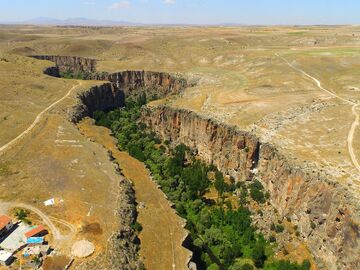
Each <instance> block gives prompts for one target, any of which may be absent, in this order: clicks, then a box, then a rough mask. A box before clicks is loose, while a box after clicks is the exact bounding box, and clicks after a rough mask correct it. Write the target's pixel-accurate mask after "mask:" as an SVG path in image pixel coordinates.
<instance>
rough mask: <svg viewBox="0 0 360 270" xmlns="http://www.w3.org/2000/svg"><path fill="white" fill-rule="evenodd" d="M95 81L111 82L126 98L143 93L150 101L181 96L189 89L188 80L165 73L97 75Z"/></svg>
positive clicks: (93, 77)
mask: <svg viewBox="0 0 360 270" xmlns="http://www.w3.org/2000/svg"><path fill="white" fill-rule="evenodd" d="M91 78H92V79H94V80H102V81H104V80H105V81H110V82H112V83H113V84H114V86H115V87H116V88H118V89H121V90H123V91H124V93H125V96H126V97H133V98H136V97H138V96H139V95H141V94H142V93H145V94H146V96H147V97H148V98H150V99H156V98H162V97H166V96H169V95H173V94H179V93H180V92H181V91H182V90H184V89H185V88H186V87H187V83H186V80H184V79H183V78H181V77H178V76H174V75H171V74H169V73H164V72H152V71H121V72H117V73H112V74H108V73H104V72H103V73H95V74H93V75H92V76H91Z"/></svg>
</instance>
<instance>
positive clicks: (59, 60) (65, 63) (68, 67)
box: [31, 55, 96, 75]
mask: <svg viewBox="0 0 360 270" xmlns="http://www.w3.org/2000/svg"><path fill="white" fill-rule="evenodd" d="M31 57H33V58H36V59H39V60H48V61H52V62H54V63H55V65H56V67H57V68H58V70H59V71H71V72H74V73H93V72H95V71H96V60H95V59H90V58H84V57H77V56H58V55H32V56H31ZM46 74H48V73H46ZM48 75H52V74H48Z"/></svg>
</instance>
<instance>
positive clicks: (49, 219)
mask: <svg viewBox="0 0 360 270" xmlns="http://www.w3.org/2000/svg"><path fill="white" fill-rule="evenodd" d="M10 208H24V209H27V210H30V211H31V212H34V213H35V214H37V215H38V216H39V217H40V218H41V219H42V220H43V222H44V224H45V225H46V226H47V227H48V228H49V230H50V231H51V233H52V235H53V237H54V243H53V245H54V247H56V246H57V244H58V243H59V242H60V241H61V240H63V239H65V238H69V237H70V236H73V235H74V234H75V233H76V227H75V226H74V225H72V224H70V223H68V222H67V221H65V220H62V219H58V218H54V217H50V216H48V215H46V214H45V213H44V212H42V211H41V210H40V209H38V208H36V207H34V206H32V205H29V204H25V203H18V202H0V209H1V210H2V211H3V212H6V211H7V210H8V209H10ZM52 220H53V221H55V222H58V223H60V224H62V225H64V226H66V227H68V228H69V230H70V233H69V234H68V235H62V234H61V232H60V231H59V230H58V228H57V227H56V226H55V224H54V223H53V221H52Z"/></svg>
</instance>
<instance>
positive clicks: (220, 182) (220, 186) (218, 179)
mask: <svg viewBox="0 0 360 270" xmlns="http://www.w3.org/2000/svg"><path fill="white" fill-rule="evenodd" d="M214 186H215V189H216V191H217V193H218V197H219V199H220V198H222V197H223V195H224V192H225V191H226V189H227V184H226V183H225V181H224V176H223V174H222V173H221V172H220V171H218V170H217V171H216V172H215V183H214Z"/></svg>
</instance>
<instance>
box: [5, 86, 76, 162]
mask: <svg viewBox="0 0 360 270" xmlns="http://www.w3.org/2000/svg"><path fill="white" fill-rule="evenodd" d="M77 83H78V84H77V85H74V86H73V87H71V89H70V90H69V92H67V93H66V95H65V96H63V97H62V98H60V99H58V100H57V101H55V102H54V103H52V104H50V105H49V106H48V107H46V108H45V109H44V110H42V111H41V112H40V113H39V114H38V115H37V116H36V118H35V120H34V122H33V123H32V124H31V125H30V126H29V127H28V128H27V129H26V130H24V131H23V132H22V133H20V134H19V135H18V136H17V137H16V138H14V139H12V140H11V141H10V142H8V143H7V144H5V145H3V146H1V147H0V155H2V154H3V153H4V152H5V150H6V149H8V148H9V147H11V146H12V145H14V144H15V143H16V142H17V141H19V140H21V139H22V138H23V137H24V136H25V135H27V134H28V133H30V132H31V131H32V130H33V128H34V127H35V126H36V125H37V124H38V123H39V122H40V120H41V118H42V116H43V115H44V114H45V113H46V112H48V111H49V110H51V109H52V108H53V107H54V106H56V105H57V104H58V103H60V102H61V101H63V100H64V99H66V98H67V97H69V96H70V94H71V93H72V91H73V90H74V89H75V88H77V87H78V86H80V85H82V82H81V81H77Z"/></svg>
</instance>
